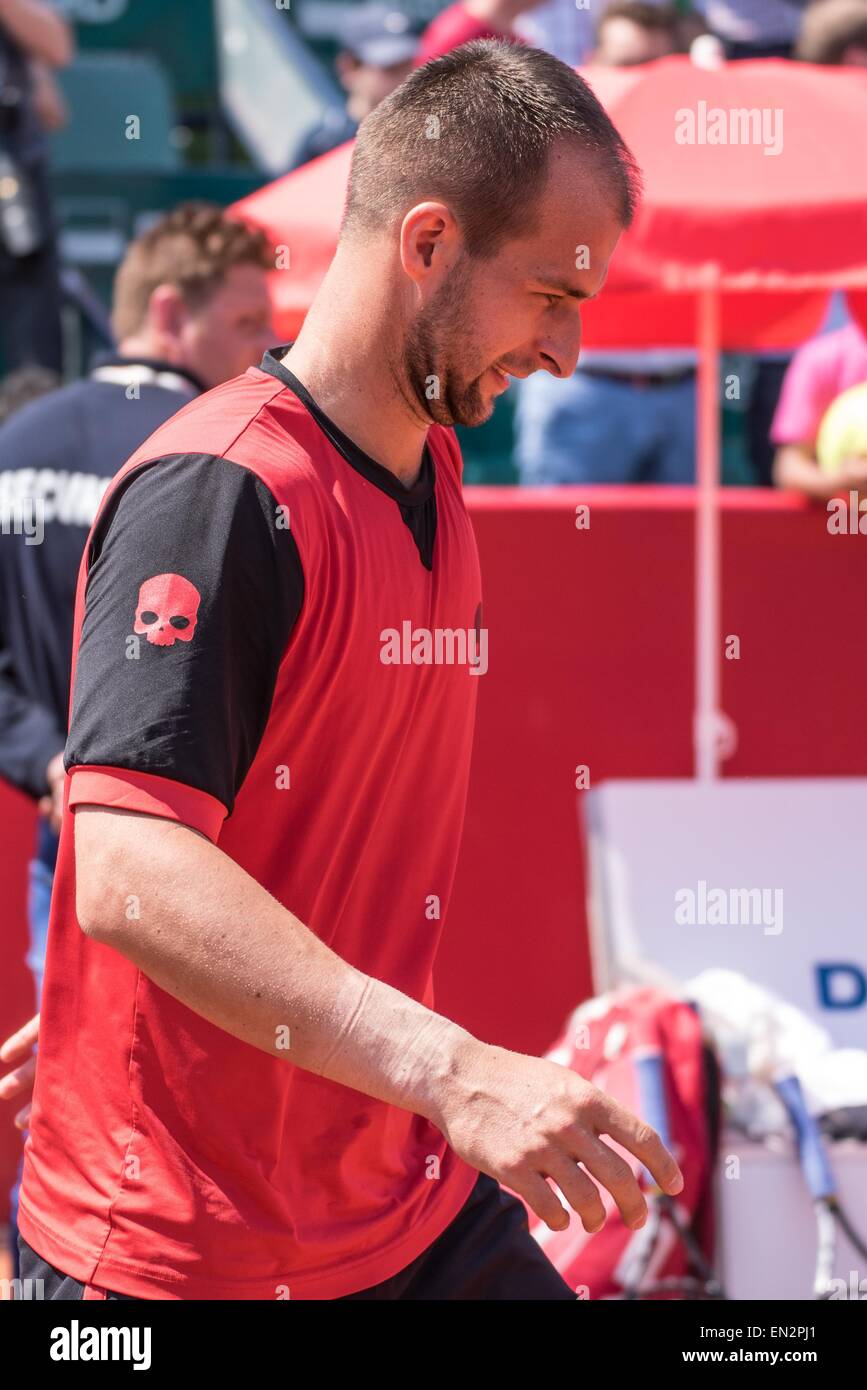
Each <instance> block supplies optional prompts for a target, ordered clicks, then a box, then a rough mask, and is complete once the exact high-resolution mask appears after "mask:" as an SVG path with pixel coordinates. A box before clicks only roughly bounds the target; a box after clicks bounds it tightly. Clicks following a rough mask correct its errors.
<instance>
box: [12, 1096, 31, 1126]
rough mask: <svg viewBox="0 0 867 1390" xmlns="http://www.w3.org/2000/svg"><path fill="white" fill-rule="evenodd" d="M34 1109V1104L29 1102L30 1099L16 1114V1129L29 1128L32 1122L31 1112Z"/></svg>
mask: <svg viewBox="0 0 867 1390" xmlns="http://www.w3.org/2000/svg"><path fill="white" fill-rule="evenodd" d="M32 1109H33V1106H32V1105H31V1104H30V1103H29V1101H28V1103H27V1105H25V1107H24V1109H23V1110H19V1111H18V1114H17V1115H16V1116H15V1128H16V1129H21V1130H24V1129H27V1128H28V1126H29V1124H30V1112H31V1110H32Z"/></svg>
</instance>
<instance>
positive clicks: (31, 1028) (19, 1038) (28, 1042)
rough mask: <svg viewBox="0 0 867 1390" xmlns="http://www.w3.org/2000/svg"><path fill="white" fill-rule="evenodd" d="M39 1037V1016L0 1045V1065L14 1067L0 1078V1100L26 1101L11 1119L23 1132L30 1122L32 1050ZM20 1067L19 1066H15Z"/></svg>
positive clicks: (32, 1076)
mask: <svg viewBox="0 0 867 1390" xmlns="http://www.w3.org/2000/svg"><path fill="white" fill-rule="evenodd" d="M38 1038H39V1015H38V1014H37V1015H36V1017H35V1018H31V1019H30V1021H29V1022H28V1023H25V1024H24V1027H23V1028H19V1029H18V1032H17V1033H13V1034H12V1036H11V1038H7V1039H6V1041H5V1042H4V1043H2V1044H0V1062H2V1063H4V1064H5V1065H7V1066H9V1065H11V1066H14V1067H15V1070H14V1071H10V1072H9V1073H8V1075H6V1076H4V1077H2V1078H0V1100H16V1099H18V1100H20V1099H21V1098H22V1097H26V1098H27V1104H26V1105H25V1106H24V1108H23V1109H22V1110H19V1111H18V1114H17V1115H16V1116H15V1124H16V1127H17V1128H18V1129H26V1128H27V1125H28V1122H29V1120H30V1109H31V1106H30V1097H31V1096H32V1095H33V1082H34V1081H35V1079H36V1058H35V1057H34V1056H33V1048H34V1047H35V1045H36V1042H37V1040H38ZM16 1064H20V1065H16Z"/></svg>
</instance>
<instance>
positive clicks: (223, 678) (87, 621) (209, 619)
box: [66, 454, 304, 812]
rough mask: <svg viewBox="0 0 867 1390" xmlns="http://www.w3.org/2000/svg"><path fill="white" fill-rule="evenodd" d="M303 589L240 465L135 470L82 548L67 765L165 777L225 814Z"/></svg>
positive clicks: (198, 460)
mask: <svg viewBox="0 0 867 1390" xmlns="http://www.w3.org/2000/svg"><path fill="white" fill-rule="evenodd" d="M303 592H304V580H303V574H302V571H301V562H300V559H299V556H298V551H297V548H296V546H295V542H294V540H293V538H292V535H291V532H290V531H289V529H288V526H287V525H286V522H285V515H284V513H283V511H282V510H281V508H280V507H278V505H277V503H276V502H275V500H274V498H273V496H272V494H271V492H270V491H269V490H268V488H267V487H266V486H265V484H264V483H262V482H261V480H260V479H258V478H257V477H256V476H255V475H254V474H253V473H251V472H250V471H249V470H248V469H246V468H243V467H241V466H239V465H238V464H234V463H231V462H230V461H228V460H226V459H221V458H215V457H213V456H211V455H208V454H178V455H172V456H170V457H168V458H163V459H159V460H157V461H156V462H154V463H149V464H147V465H145V466H144V468H142V469H141V470H138V471H136V472H135V473H133V474H131V475H130V476H129V478H128V479H125V480H124V482H123V483H121V484H120V485H119V487H118V489H117V490H116V491H115V493H114V494H113V496H112V497H111V499H110V500H109V503H108V504H107V506H106V509H105V511H104V513H103V516H102V518H101V519H100V522H99V524H98V527H97V529H96V531H95V533H94V536H93V539H92V542H91V551H90V561H89V573H88V580H87V590H86V599H85V614H84V622H83V625H82V630H81V638H80V642H79V647H78V658H77V663H76V671H75V683H74V690H73V701H72V719H71V723H70V730H69V738H68V741H67V744H66V767H67V768H71V767H78V766H81V765H88V766H91V767H116V768H124V769H131V770H133V771H136V772H143V773H151V774H154V775H156V776H162V777H168V778H172V779H173V780H174V781H177V782H181V783H183V784H185V785H186V786H190V787H195V788H197V789H198V790H200V791H204V792H207V793H209V794H210V795H211V796H213V797H216V798H217V800H218V801H220V802H222V804H223V805H224V806H225V807H226V808H227V810H228V811H230V812H231V810H232V806H233V804H234V800H235V795H236V793H237V791H238V789H239V788H240V786H241V783H242V782H243V780H244V778H245V776H246V774H247V771H248V769H249V767H250V764H251V762H252V761H253V758H254V756H255V753H256V750H257V748H258V746H259V742H260V740H261V738H262V734H263V732H264V729H265V725H266V723H267V720H268V714H269V711H270V708H271V700H272V697H273V693H274V684H275V681H276V678H277V671H278V668H279V665H280V661H281V658H282V656H283V652H284V650H285V648H286V644H287V642H288V640H289V637H290V635H291V632H292V629H293V627H294V624H295V621H296V619H297V617H298V614H299V612H300V609H301V604H302V601H303Z"/></svg>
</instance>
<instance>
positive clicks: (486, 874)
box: [0, 488, 867, 1219]
mask: <svg viewBox="0 0 867 1390" xmlns="http://www.w3.org/2000/svg"><path fill="white" fill-rule="evenodd" d="M467 497H468V502H469V506H470V509H471V512H472V515H473V520H474V523H475V527H476V533H477V536H478V541H479V549H480V552H481V560H482V574H483V583H484V624H485V626H486V627H487V629H488V633H489V653H488V659H489V669H488V672H487V674H485V675H484V676H482V677H479V678H478V679H479V681H480V688H479V721H478V728H477V735H476V745H475V752H474V761H473V775H472V782H471V790H470V800H469V806H468V810H467V820H466V829H465V834H464V845H463V850H462V855H461V862H460V865H459V869H458V877H457V882H456V888H455V896H454V901H453V905H452V908H451V911H450V913H449V920H448V922H447V924H446V930H445V937H444V944H443V949H442V953H441V957H440V962H439V965H438V970H437V1001H436V1002H437V1007H438V1008H439V1009H441V1010H442V1011H443V1012H445V1013H448V1014H451V1015H452V1016H453V1017H455V1018H457V1019H458V1020H459V1021H460V1022H462V1023H464V1024H465V1026H467V1027H468V1028H470V1029H471V1030H472V1031H473V1032H475V1033H477V1034H479V1035H480V1036H482V1037H484V1038H486V1039H489V1040H490V1041H494V1042H499V1043H502V1044H504V1045H506V1046H509V1047H514V1048H518V1049H521V1050H525V1051H540V1050H542V1049H543V1048H544V1047H545V1046H546V1045H547V1044H548V1043H549V1042H550V1041H551V1040H552V1039H553V1037H554V1036H555V1034H556V1033H557V1031H558V1029H559V1027H560V1024H561V1022H562V1019H563V1017H564V1015H565V1014H566V1013H567V1011H568V1010H569V1009H570V1008H572V1007H573V1006H574V1004H575V1003H576V1002H577V1001H578V1000H579V998H581V997H582V996H583V995H585V994H586V993H587V992H588V991H589V989H590V972H589V962H588V957H587V945H586V929H585V916H584V898H585V880H584V867H583V864H582V862H581V840H580V827H579V819H578V817H579V814H580V793H577V792H576V791H575V790H574V781H575V768H576V766H577V765H578V764H586V765H588V767H589V769H590V778H591V784H592V785H597V784H598V783H599V782H601V781H602V780H603V779H604V778H606V777H662V776H667V777H671V776H689V775H690V773H691V771H692V739H691V720H692V665H693V656H692V641H693V638H692V603H693V496H692V492H691V490H690V489H686V488H684V489H676V488H667V489H650V488H620V489H616V490H615V489H605V488H586V489H582V490H581V491H578V490H573V489H558V490H554V491H551V492H543V491H529V490H518V489H509V488H503V489H499V488H473V489H468V493H467ZM579 503H589V505H590V527H589V529H587V530H577V529H576V527H575V507H576V506H577V505H578V504H579ZM826 522H827V516H826V513H825V512H824V510H823V509H822V508H820V507H811V506H808V505H807V504H805V503H802V502H801V501H800V500H799V499H796V498H790V497H785V496H780V495H778V494H774V493H763V492H758V491H756V492H751V491H743V492H741V491H736V490H731V491H727V492H726V493H725V494H724V497H723V567H724V573H725V584H724V598H723V606H722V613H723V633H724V634H729V633H732V634H736V635H737V636H738V637H739V638H740V644H741V656H740V659H739V660H738V661H723V663H722V665H723V703H724V708H725V710H726V712H727V713H728V714H729V715H730V716H731V717H732V718H733V719H734V720H735V723H736V724H737V726H738V732H739V739H740V742H739V747H738V750H737V752H736V754H735V756H734V757H733V758H732V759H731V761H730V762H729V763H728V764H727V766H726V775H732V776H738V777H745V776H777V775H779V776H784V775H807V776H809V775H839V776H852V775H861V776H863V775H865V774H867V717H865V698H864V694H865V690H867V602H865V599H867V536H830V535H829V534H828V531H827V526H826ZM467 679H468V680H470V679H476V677H471V676H469V675H468V676H467ZM31 824H32V822H31V816H30V813H29V808H28V807H27V804H26V803H24V802H23V801H22V799H21V798H19V797H16V796H13V794H11V793H8V792H5V791H2V792H0V828H2V836H0V893H2V902H3V904H4V914H3V922H4V930H3V932H2V934H0V968H2V980H3V988H2V991H0V1035H2V1036H6V1033H7V1032H8V1031H11V1029H12V1028H13V1027H14V1026H17V1025H18V1024H19V1023H21V1022H23V1020H24V1019H25V1018H26V1017H27V1016H28V1014H29V1011H30V998H31V996H30V990H29V983H28V979H27V975H26V972H25V971H24V968H23V966H22V965H21V958H22V956H23V953H24V942H25V933H24V925H23V921H24V919H23V913H24V861H25V859H26V855H27V852H28V846H29V841H30V839H31V833H32V832H31ZM14 1154H15V1138H14V1135H13V1134H12V1133H11V1132H10V1130H9V1127H8V1126H7V1124H6V1123H5V1120H4V1117H3V1115H2V1114H0V1203H2V1201H3V1194H4V1193H5V1190H6V1187H7V1186H8V1181H9V1180H11V1173H12V1170H13V1165H14V1161H15V1159H14ZM0 1210H2V1208H0ZM0 1219H2V1218H0Z"/></svg>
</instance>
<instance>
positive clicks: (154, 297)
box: [148, 285, 187, 338]
mask: <svg viewBox="0 0 867 1390" xmlns="http://www.w3.org/2000/svg"><path fill="white" fill-rule="evenodd" d="M186 318H187V306H186V304H185V302H184V298H183V296H182V294H181V293H180V291H179V290H178V289H177V288H176V286H175V285H157V287H156V289H155V290H154V291H153V293H152V294H151V297H150V299H149V301H148V322H149V324H150V326H151V328H153V329H155V330H156V332H158V333H161V334H166V335H167V336H168V337H171V338H176V337H178V336H179V334H180V332H181V329H182V328H183V326H184V322H185V321H186Z"/></svg>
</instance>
